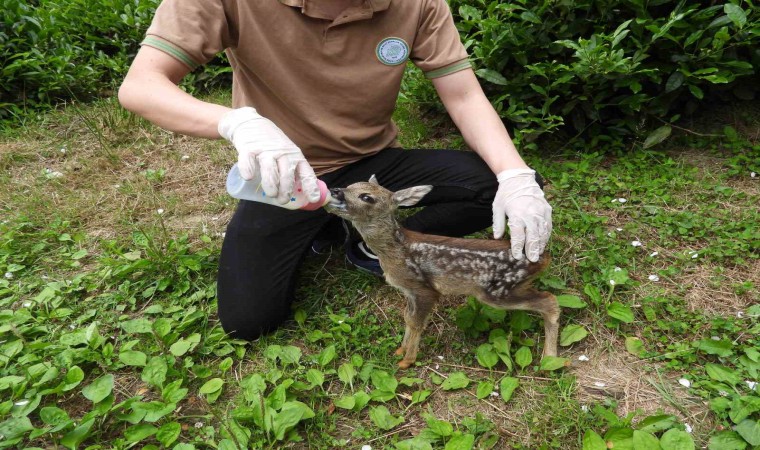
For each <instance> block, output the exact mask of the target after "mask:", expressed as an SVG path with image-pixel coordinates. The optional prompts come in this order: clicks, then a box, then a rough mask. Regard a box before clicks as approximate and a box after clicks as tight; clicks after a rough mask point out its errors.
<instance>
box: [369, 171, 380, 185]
mask: <svg viewBox="0 0 760 450" xmlns="http://www.w3.org/2000/svg"><path fill="white" fill-rule="evenodd" d="M369 182H370V183H372V184H376V185H378V186H380V183H378V182H377V177H376V176H375V174H374V173H373V174H372V176H371V177H369Z"/></svg>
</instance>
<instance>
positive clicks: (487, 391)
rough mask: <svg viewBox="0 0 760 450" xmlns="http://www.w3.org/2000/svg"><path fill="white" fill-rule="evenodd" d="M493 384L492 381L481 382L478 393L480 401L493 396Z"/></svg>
mask: <svg viewBox="0 0 760 450" xmlns="http://www.w3.org/2000/svg"><path fill="white" fill-rule="evenodd" d="M493 388H494V385H493V382H492V381H481V382H480V383H478V389H477V391H476V395H477V397H478V398H479V399H481V400H482V399H484V398H486V397H488V396H489V395H491V392H493Z"/></svg>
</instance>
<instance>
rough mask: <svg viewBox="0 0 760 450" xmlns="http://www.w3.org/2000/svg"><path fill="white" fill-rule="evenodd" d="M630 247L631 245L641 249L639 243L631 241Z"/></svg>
mask: <svg viewBox="0 0 760 450" xmlns="http://www.w3.org/2000/svg"><path fill="white" fill-rule="evenodd" d="M631 245H633V246H634V247H641V242H639V241H631Z"/></svg>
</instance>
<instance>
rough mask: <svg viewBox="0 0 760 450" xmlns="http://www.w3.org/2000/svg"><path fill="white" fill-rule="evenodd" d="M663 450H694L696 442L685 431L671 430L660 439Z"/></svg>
mask: <svg viewBox="0 0 760 450" xmlns="http://www.w3.org/2000/svg"><path fill="white" fill-rule="evenodd" d="M660 447H662V450H694V449H695V445H694V440H693V439H692V438H691V435H690V434H689V433H687V432H685V431H681V430H678V429H675V428H671V429H670V430H668V431H666V432H665V434H663V435H662V437H661V438H660Z"/></svg>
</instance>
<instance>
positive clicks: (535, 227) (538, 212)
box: [493, 169, 552, 262]
mask: <svg viewBox="0 0 760 450" xmlns="http://www.w3.org/2000/svg"><path fill="white" fill-rule="evenodd" d="M496 178H497V179H498V180H499V190H498V191H496V198H494V201H493V236H494V238H496V239H501V237H502V236H504V229H505V227H504V222H505V220H504V216H505V215H506V216H507V217H509V234H510V237H509V238H510V240H511V245H512V256H514V257H515V258H516V259H522V257H523V246H524V247H525V254H526V255H527V256H528V260H530V261H532V262H536V261H538V257H539V256H540V255H541V253H543V252H544V249H545V248H546V243H547V242H548V241H549V235H550V234H551V232H552V207H551V206H549V203H547V201H546V199H545V198H544V192H543V191H542V190H541V188H540V187H539V186H538V183H536V172H535V171H534V170H531V169H509V170H505V171H503V172H499V174H498V175H496Z"/></svg>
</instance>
